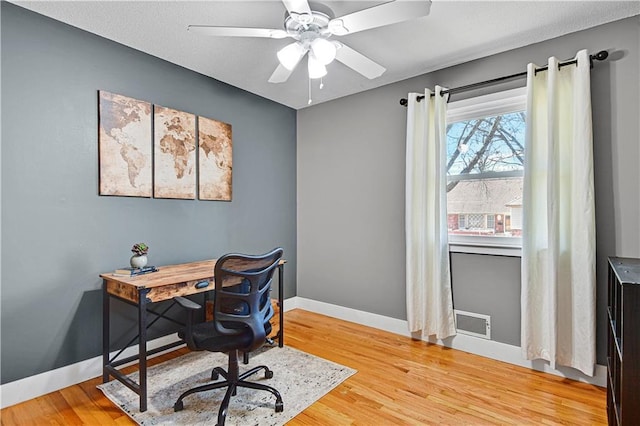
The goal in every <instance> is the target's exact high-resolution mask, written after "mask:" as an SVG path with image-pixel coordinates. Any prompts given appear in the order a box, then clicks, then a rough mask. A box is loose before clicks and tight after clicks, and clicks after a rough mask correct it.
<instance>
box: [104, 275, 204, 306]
mask: <svg viewBox="0 0 640 426" xmlns="http://www.w3.org/2000/svg"><path fill="white" fill-rule="evenodd" d="M204 283H206V285H204ZM214 288H215V282H214V279H213V278H211V279H208V280H206V279H205V280H193V281H185V282H181V283H175V284H169V285H163V286H158V287H151V288H144V287H142V288H136V287H134V286H131V285H128V284H123V283H120V282H118V281H107V292H108V293H109V294H111V295H113V296H116V297H119V298H121V299H125V300H128V301H130V302H133V303H138V302H139V300H138V292H140V291H142V292H147V302H161V301H163V300H169V299H173V298H174V297H176V296H188V295H190V294H197V293H202V292H205V291H209V290H213V289H214Z"/></svg>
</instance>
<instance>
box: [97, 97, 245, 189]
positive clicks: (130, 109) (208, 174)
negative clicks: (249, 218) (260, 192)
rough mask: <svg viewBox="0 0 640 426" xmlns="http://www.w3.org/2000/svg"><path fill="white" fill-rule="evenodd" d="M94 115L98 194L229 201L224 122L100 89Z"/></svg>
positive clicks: (230, 153)
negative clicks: (97, 130) (96, 113)
mask: <svg viewBox="0 0 640 426" xmlns="http://www.w3.org/2000/svg"><path fill="white" fill-rule="evenodd" d="M152 110H153V120H152V117H151V112H152ZM98 116H99V137H98V146H99V149H98V152H99V169H100V171H99V173H100V181H99V187H100V195H117V196H128V197H147V198H149V197H154V198H174V199H195V198H196V189H197V194H198V198H199V199H201V200H219V201H231V193H232V180H231V175H232V164H233V150H232V148H233V143H232V132H231V125H230V124H228V123H223V122H221V121H218V120H214V119H211V118H205V117H196V116H195V115H194V114H190V113H187V112H183V111H178V110H175V109H171V108H167V107H163V106H158V105H154V106H152V105H151V104H150V103H149V102H145V101H140V100H137V99H133V98H129V97H126V96H122V95H117V94H114V93H109V92H106V91H102V90H101V91H99V113H98ZM196 124H197V132H196ZM152 129H153V131H152ZM152 135H153V137H152ZM196 183H197V188H196Z"/></svg>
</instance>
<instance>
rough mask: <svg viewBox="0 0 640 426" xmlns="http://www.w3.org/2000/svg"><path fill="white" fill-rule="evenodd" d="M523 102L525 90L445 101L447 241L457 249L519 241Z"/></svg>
mask: <svg viewBox="0 0 640 426" xmlns="http://www.w3.org/2000/svg"><path fill="white" fill-rule="evenodd" d="M525 106H526V94H525V88H521V89H515V90H509V91H505V92H500V93H494V94H491V95H485V96H479V97H476V98H472V99H465V100H462V101H457V102H452V103H450V104H449V108H448V112H447V214H448V228H449V241H450V243H451V244H452V245H458V246H460V245H464V246H466V247H467V249H465V250H461V251H470V252H474V253H475V252H486V251H484V250H483V249H482V247H495V246H507V247H508V246H520V245H521V235H522V183H523V174H524V156H525V152H524V138H525V130H526V126H525ZM470 246H473V247H474V248H473V249H468V247H470ZM456 251H457V250H456Z"/></svg>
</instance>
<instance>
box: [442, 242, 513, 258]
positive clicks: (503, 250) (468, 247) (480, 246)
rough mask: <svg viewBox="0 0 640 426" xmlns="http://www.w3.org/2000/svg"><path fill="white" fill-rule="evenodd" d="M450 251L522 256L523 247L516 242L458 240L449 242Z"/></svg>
mask: <svg viewBox="0 0 640 426" xmlns="http://www.w3.org/2000/svg"><path fill="white" fill-rule="evenodd" d="M449 252H450V253H470V254H485V255H493V256H512V257H521V256H522V247H521V246H520V245H514V244H489V243H481V242H459V241H456V242H453V243H449Z"/></svg>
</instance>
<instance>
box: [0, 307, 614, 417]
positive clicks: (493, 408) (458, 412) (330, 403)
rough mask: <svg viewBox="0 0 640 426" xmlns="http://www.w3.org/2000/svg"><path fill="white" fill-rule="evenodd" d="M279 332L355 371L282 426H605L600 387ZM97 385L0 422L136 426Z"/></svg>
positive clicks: (430, 348)
mask: <svg viewBox="0 0 640 426" xmlns="http://www.w3.org/2000/svg"><path fill="white" fill-rule="evenodd" d="M285 331H286V334H285V344H286V345H289V346H291V347H294V348H296V349H300V350H302V351H305V352H308V353H311V354H314V355H317V356H320V357H323V358H325V359H329V360H332V361H334V362H337V363H340V364H343V365H346V366H349V367H352V368H355V369H356V370H358V373H356V374H355V375H353V376H351V377H350V378H349V379H347V380H346V381H345V382H343V383H342V384H341V385H339V386H338V387H337V388H335V389H334V390H333V391H332V392H330V393H329V394H327V395H325V396H324V397H323V398H322V399H320V400H319V401H317V402H315V403H314V404H313V405H312V406H310V407H309V408H307V409H306V410H305V411H304V412H302V413H301V414H299V415H298V416H297V417H296V418H294V419H293V420H292V421H291V422H290V423H289V425H348V424H355V425H396V424H411V425H417V424H420V425H423V424H448V425H457V424H464V425H480V424H482V425H485V424H517V425H545V424H575V425H597V424H606V412H605V405H606V401H605V400H606V391H605V390H604V389H603V388H599V387H597V386H592V385H588V384H585V383H579V382H575V381H571V380H568V379H563V378H560V377H557V376H552V375H548V374H544V373H539V372H535V371H532V370H529V369H526V368H522V367H516V366H513V365H510V364H505V363H502V362H498V361H493V360H490V359H487V358H483V357H479V356H476V355H471V354H468V353H465V352H460V351H457V350H453V349H447V348H443V347H441V346H438V345H431V344H427V343H425V342H419V341H412V340H410V339H408V338H406V337H402V336H399V335H396V334H392V333H387V332H383V331H380V330H376V329H373V328H368V327H363V326H361V325H357V324H353V323H349V322H345V321H340V320H336V319H333V318H329V317H326V316H322V315H318V314H314V313H310V312H306V311H303V310H299V309H295V310H292V311H289V312H287V313H286V314H285ZM184 352H186V349H181V350H179V351H176V352H173V353H172V354H169V355H164V356H162V357H158V358H156V359H154V360H153V362H154V363H157V362H160V361H163V360H166V359H168V358H170V357H173V356H176V354H182V353H184ZM301 368H304V366H301ZM100 380H101V379H100V378H95V379H93V380H89V381H87V382H84V383H80V384H78V385H74V386H70V387H68V388H65V389H62V390H60V391H57V392H53V393H50V394H48V395H44V396H42V397H39V398H36V399H34V400H31V401H27V402H24V403H22V404H18V405H15V406H13V407H8V408H5V409H4V410H2V412H1V413H0V418H1V424H2V425H17V424H29V425H45V424H49V425H73V424H86V425H113V424H121V425H123V424H124V425H130V424H133V422H132V421H131V420H130V419H129V417H127V416H126V415H125V414H124V413H123V412H122V411H120V410H119V409H118V408H116V407H115V406H114V405H113V404H112V403H111V402H110V401H109V400H107V399H106V398H105V397H104V396H103V394H102V392H101V391H99V390H98V389H96V385H98V384H99V383H100ZM286 403H287V401H286V400H285V404H286Z"/></svg>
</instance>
